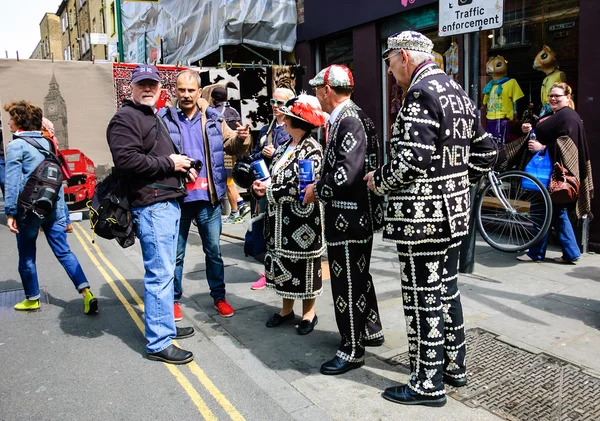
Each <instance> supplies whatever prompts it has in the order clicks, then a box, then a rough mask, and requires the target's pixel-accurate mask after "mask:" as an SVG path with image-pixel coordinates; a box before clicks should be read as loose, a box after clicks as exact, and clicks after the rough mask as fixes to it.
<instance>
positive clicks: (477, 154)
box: [371, 31, 496, 406]
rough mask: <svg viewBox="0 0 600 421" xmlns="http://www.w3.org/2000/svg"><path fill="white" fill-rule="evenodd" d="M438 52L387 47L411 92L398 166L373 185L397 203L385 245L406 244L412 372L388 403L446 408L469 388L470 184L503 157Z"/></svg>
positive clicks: (397, 130)
mask: <svg viewBox="0 0 600 421" xmlns="http://www.w3.org/2000/svg"><path fill="white" fill-rule="evenodd" d="M432 49H433V43H432V42H431V41H430V40H429V39H428V38H427V37H425V36H424V35H422V34H420V33H418V32H413V31H405V32H402V33H399V34H396V35H393V36H391V37H390V38H389V39H388V50H387V51H386V52H385V53H384V55H386V60H390V71H391V72H392V73H393V74H394V76H395V77H396V78H397V79H398V81H399V82H401V79H402V78H405V79H404V82H406V85H409V87H408V89H407V91H406V93H405V96H404V100H403V103H402V107H401V110H400V112H399V114H398V117H397V119H396V121H395V123H394V124H393V125H392V138H391V140H390V159H389V162H388V163H387V164H385V165H384V166H382V167H381V168H379V169H377V170H376V171H375V172H374V173H373V174H372V178H371V182H372V188H373V189H374V191H375V192H376V193H378V194H380V195H387V197H388V203H387V209H386V212H385V223H384V230H383V239H384V240H386V241H390V242H394V243H396V244H397V249H398V256H399V260H400V278H401V282H402V293H403V303H404V315H405V318H406V329H407V336H408V343H409V358H410V365H411V378H410V381H409V383H408V384H407V385H406V386H399V387H392V388H389V389H387V390H386V391H385V392H384V395H383V396H384V397H385V398H386V399H389V400H392V401H395V402H398V403H404V404H409V403H410V404H415V400H417V401H418V403H419V404H424V405H430V406H441V405H443V404H445V402H446V400H445V399H446V398H445V396H444V393H445V392H444V382H446V383H448V384H452V385H455V386H462V385H464V384H466V367H465V336H464V323H463V315H462V306H461V303H460V293H459V291H458V287H457V278H458V257H459V246H460V242H461V239H462V238H463V237H464V236H465V235H466V234H467V232H468V223H469V213H470V209H469V207H470V201H469V190H470V177H471V179H472V180H473V181H475V180H477V179H478V178H479V177H481V175H482V174H483V173H485V172H486V171H488V170H489V168H490V167H491V166H492V165H493V163H494V162H495V157H496V148H495V145H494V144H493V142H492V140H491V139H490V137H488V135H487V134H486V132H485V131H484V129H483V128H482V126H481V124H480V120H479V115H478V112H477V110H476V108H475V105H474V104H473V102H472V101H471V99H470V98H469V97H468V95H467V94H466V93H465V92H464V91H463V89H462V88H461V87H460V86H459V85H458V84H457V83H456V82H455V81H454V80H453V79H451V78H450V77H448V76H447V75H446V74H445V73H444V72H443V71H442V70H440V69H439V68H438V67H437V66H436V65H435V64H434V63H433V61H431V59H429V57H430V55H431V52H432ZM419 53H425V54H419ZM418 58H422V62H420V64H419V61H418ZM413 67H414V69H413ZM411 71H412V73H411ZM411 74H412V76H411ZM406 85H405V86H406Z"/></svg>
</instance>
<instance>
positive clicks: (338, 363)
mask: <svg viewBox="0 0 600 421" xmlns="http://www.w3.org/2000/svg"><path fill="white" fill-rule="evenodd" d="M363 365H365V362H364V360H363V361H360V362H358V363H351V362H350V361H346V360H342V359H341V358H340V357H335V358H334V359H333V360H329V361H327V362H325V363H323V364H322V365H321V374H327V375H332V376H334V375H336V374H343V373H345V372H347V371H350V370H353V369H355V368H359V367H362V366H363Z"/></svg>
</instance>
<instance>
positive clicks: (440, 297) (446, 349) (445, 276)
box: [397, 241, 466, 396]
mask: <svg viewBox="0 0 600 421" xmlns="http://www.w3.org/2000/svg"><path fill="white" fill-rule="evenodd" d="M397 247H398V258H399V260H400V279H401V281H402V298H403V304H404V318H405V320H406V335H407V337H408V355H409V359H410V371H411V376H410V382H409V383H408V385H409V387H410V388H411V389H412V390H414V391H416V392H418V393H420V394H422V395H428V396H438V395H443V394H444V393H445V392H444V382H443V375H444V374H446V375H447V376H451V377H453V378H461V377H464V376H466V366H465V357H466V348H465V331H464V327H465V326H464V320H463V312H462V305H461V302H460V292H459V291H458V285H457V282H458V263H459V262H458V257H459V251H460V241H457V242H455V243H452V244H450V245H449V246H442V247H440V246H439V245H431V244H429V245H416V246H405V245H402V244H398V245H397ZM423 280H425V282H423Z"/></svg>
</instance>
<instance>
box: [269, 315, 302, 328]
mask: <svg viewBox="0 0 600 421" xmlns="http://www.w3.org/2000/svg"><path fill="white" fill-rule="evenodd" d="M295 318H296V315H295V314H294V312H293V311H292V312H291V313H289V314H286V315H285V316H282V315H281V314H279V313H275V314H273V316H271V318H270V319H269V320H267V327H276V326H279V325H280V324H282V323H285V322H289V321H290V320H294V319H295Z"/></svg>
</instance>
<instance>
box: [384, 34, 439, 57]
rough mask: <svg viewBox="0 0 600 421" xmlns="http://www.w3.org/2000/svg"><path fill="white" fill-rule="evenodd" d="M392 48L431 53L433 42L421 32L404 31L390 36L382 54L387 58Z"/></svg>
mask: <svg viewBox="0 0 600 421" xmlns="http://www.w3.org/2000/svg"><path fill="white" fill-rule="evenodd" d="M392 50H411V51H421V52H423V53H427V54H431V53H432V51H433V42H431V40H430V39H429V38H427V37H426V36H425V35H423V34H422V33H420V32H416V31H403V32H398V33H397V34H394V35H392V36H390V37H389V38H388V40H387V49H386V50H385V51H384V52H383V54H382V56H383V57H384V58H385V57H386V56H387V54H388V53H389V52H390V51H392Z"/></svg>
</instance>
